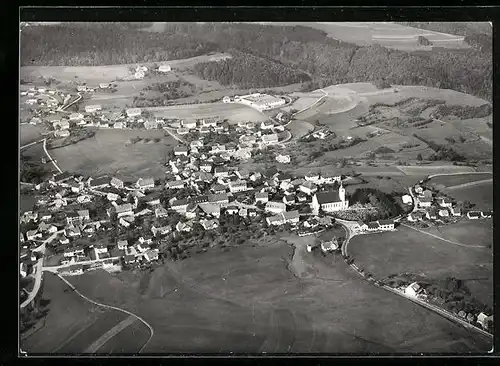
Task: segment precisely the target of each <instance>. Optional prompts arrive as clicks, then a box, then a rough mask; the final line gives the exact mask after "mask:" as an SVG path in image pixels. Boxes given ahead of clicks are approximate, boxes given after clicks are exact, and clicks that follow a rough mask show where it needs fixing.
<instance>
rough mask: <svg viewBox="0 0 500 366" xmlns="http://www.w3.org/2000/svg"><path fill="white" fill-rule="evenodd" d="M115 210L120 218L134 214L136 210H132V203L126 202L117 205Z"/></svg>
mask: <svg viewBox="0 0 500 366" xmlns="http://www.w3.org/2000/svg"><path fill="white" fill-rule="evenodd" d="M115 212H116V215H117V217H119V218H120V217H123V216H131V215H133V214H134V211H132V205H131V204H130V203H125V204H123V205H116V206H115Z"/></svg>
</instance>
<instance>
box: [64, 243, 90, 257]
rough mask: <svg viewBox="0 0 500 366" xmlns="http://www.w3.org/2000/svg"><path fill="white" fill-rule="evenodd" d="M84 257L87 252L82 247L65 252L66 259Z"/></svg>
mask: <svg viewBox="0 0 500 366" xmlns="http://www.w3.org/2000/svg"><path fill="white" fill-rule="evenodd" d="M84 255H85V251H84V250H83V248H82V247H80V246H76V247H73V248H68V249H66V250H65V251H64V252H63V256H64V257H66V258H71V257H83V256H84Z"/></svg>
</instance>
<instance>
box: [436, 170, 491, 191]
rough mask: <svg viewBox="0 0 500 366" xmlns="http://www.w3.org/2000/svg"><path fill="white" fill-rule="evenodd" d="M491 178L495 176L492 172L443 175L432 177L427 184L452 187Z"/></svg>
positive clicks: (441, 187) (440, 187)
mask: <svg viewBox="0 0 500 366" xmlns="http://www.w3.org/2000/svg"><path fill="white" fill-rule="evenodd" d="M490 178H493V174H491V173H482V174H460V175H442V176H437V177H434V178H431V179H430V180H429V181H428V182H426V184H427V185H430V186H432V187H435V188H436V189H443V188H446V187H452V186H456V185H459V184H464V183H470V182H476V181H481V180H485V179H490Z"/></svg>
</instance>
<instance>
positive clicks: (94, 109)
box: [85, 104, 102, 113]
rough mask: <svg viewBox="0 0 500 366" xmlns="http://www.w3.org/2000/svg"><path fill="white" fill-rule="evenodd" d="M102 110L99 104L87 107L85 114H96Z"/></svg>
mask: <svg viewBox="0 0 500 366" xmlns="http://www.w3.org/2000/svg"><path fill="white" fill-rule="evenodd" d="M101 109H102V108H101V106H100V105H98V104H93V105H87V106H85V112H87V113H95V112H97V111H100V110H101Z"/></svg>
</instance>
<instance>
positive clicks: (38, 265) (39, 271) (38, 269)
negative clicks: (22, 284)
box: [21, 230, 63, 309]
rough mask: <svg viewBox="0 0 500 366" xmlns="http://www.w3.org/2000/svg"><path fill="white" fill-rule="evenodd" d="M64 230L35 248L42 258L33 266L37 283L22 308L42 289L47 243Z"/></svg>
mask: <svg viewBox="0 0 500 366" xmlns="http://www.w3.org/2000/svg"><path fill="white" fill-rule="evenodd" d="M62 232H63V230H59V231H57V232H55V233H54V234H52V235H51V236H49V237H48V238H47V239H46V240H45V241H44V242H43V243H42V244H41V245H39V246H38V247H37V248H36V249H33V251H34V252H39V253H40V258H39V259H38V262H37V263H36V265H35V266H34V267H33V271H34V274H35V285H34V286H33V290H31V292H30V293H29V295H28V298H27V299H26V300H24V302H23V303H22V304H21V309H22V308H24V307H26V306H27V305H28V304H29V303H30V302H31V301H33V299H34V298H35V297H36V295H37V294H38V291H39V290H40V285H41V283H42V273H43V270H42V269H43V255H44V253H45V244H47V243H50V242H51V241H52V240H54V239H55V238H56V236H57V234H59V233H62Z"/></svg>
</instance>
